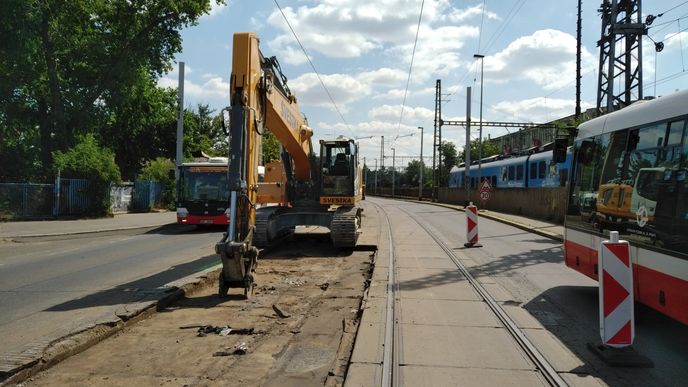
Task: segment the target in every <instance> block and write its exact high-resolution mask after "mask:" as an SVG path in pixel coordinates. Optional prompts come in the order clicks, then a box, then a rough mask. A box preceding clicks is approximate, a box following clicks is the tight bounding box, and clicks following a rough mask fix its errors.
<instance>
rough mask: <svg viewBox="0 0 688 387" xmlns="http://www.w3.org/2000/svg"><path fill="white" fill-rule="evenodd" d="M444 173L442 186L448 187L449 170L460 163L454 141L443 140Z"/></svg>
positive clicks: (440, 184) (442, 174) (441, 177)
mask: <svg viewBox="0 0 688 387" xmlns="http://www.w3.org/2000/svg"><path fill="white" fill-rule="evenodd" d="M441 149H442V173H441V175H440V183H439V186H440V187H446V186H447V181H449V171H450V170H451V169H452V168H453V167H454V166H456V165H458V163H459V157H458V152H457V151H456V146H455V145H454V143H453V142H449V141H442V145H441Z"/></svg>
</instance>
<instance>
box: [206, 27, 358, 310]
mask: <svg viewBox="0 0 688 387" xmlns="http://www.w3.org/2000/svg"><path fill="white" fill-rule="evenodd" d="M226 110H228V111H229V114H228V116H229V125H228V127H229V129H228V133H229V149H230V151H229V166H228V182H229V191H230V195H229V198H230V199H229V200H230V202H229V209H230V214H229V218H230V222H229V227H228V232H227V233H226V234H225V236H224V237H223V239H222V240H221V241H220V242H218V243H217V244H216V246H215V250H216V252H217V253H218V254H220V257H221V259H222V273H221V274H220V279H219V294H220V296H225V295H226V294H227V292H228V290H229V288H244V295H245V296H246V297H248V296H250V294H251V292H252V289H253V283H254V278H253V272H254V270H255V267H256V263H257V258H258V249H257V247H263V246H267V245H269V244H271V243H272V242H274V241H275V240H276V239H278V237H279V236H281V235H283V234H285V233H289V232H291V231H293V230H294V228H295V227H296V226H306V225H309V226H323V227H327V228H328V229H329V230H330V237H331V239H332V243H333V245H334V246H336V247H341V248H353V247H354V246H355V245H356V241H357V239H358V235H359V233H360V229H361V212H362V209H361V208H360V207H359V206H358V205H357V202H358V201H359V200H361V199H362V195H363V188H362V187H363V182H362V179H361V178H362V173H361V171H362V169H361V167H360V166H359V162H358V148H357V145H356V143H355V142H354V141H353V140H352V139H348V138H345V137H338V138H337V139H335V140H331V141H330V140H328V141H323V140H321V141H320V144H319V145H320V154H319V156H316V154H315V153H314V152H313V144H312V142H311V137H312V136H313V130H312V129H311V128H310V127H309V126H308V122H307V121H306V119H305V117H304V116H303V115H302V114H301V112H300V110H299V107H298V104H297V102H296V97H295V96H294V95H293V94H292V93H291V91H290V90H289V88H288V87H287V78H286V77H285V76H284V74H282V70H281V68H280V65H279V62H278V61H277V59H276V58H275V57H271V58H266V57H264V56H263V55H262V53H261V52H260V49H259V39H258V36H257V35H256V34H255V33H250V32H246V33H236V34H234V47H233V50H232V75H231V78H230V107H229V108H227V109H226ZM267 131H270V132H272V133H273V134H274V135H275V137H276V138H277V140H278V141H279V143H280V145H281V160H280V161H281V163H278V164H277V165H275V164H272V165H271V166H269V167H268V169H269V168H279V164H281V168H282V169H283V178H278V179H267V180H272V182H266V183H260V182H259V181H258V165H259V163H260V159H261V155H260V152H261V139H262V136H263V135H264V134H265V133H267ZM268 169H266V171H267V170H268ZM281 173H282V172H280V174H281ZM275 180H277V181H275ZM271 184H272V186H271Z"/></svg>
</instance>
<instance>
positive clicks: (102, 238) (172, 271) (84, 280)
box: [0, 227, 223, 354]
mask: <svg viewBox="0 0 688 387" xmlns="http://www.w3.org/2000/svg"><path fill="white" fill-rule="evenodd" d="M185 229H186V230H187V231H181V230H180V229H178V228H176V227H165V228H158V229H153V230H150V231H147V232H145V230H144V231H141V230H137V231H118V232H107V233H94V234H84V235H78V236H61V237H50V238H30V239H24V240H23V241H22V242H19V243H16V242H2V243H0V354H3V353H7V352H17V351H20V350H22V349H26V348H31V347H32V346H41V345H45V343H46V342H47V341H49V340H50V339H51V338H54V337H58V336H62V335H64V334H68V333H71V332H76V331H79V330H81V329H83V328H84V327H87V326H89V325H93V324H94V323H98V322H105V321H112V320H116V319H118V317H117V315H118V314H122V313H123V312H126V310H127V308H129V307H131V306H133V305H136V304H137V303H140V302H144V301H146V300H150V299H151V298H154V297H156V296H159V295H160V294H161V293H164V292H165V291H167V290H169V288H168V287H166V286H165V285H166V284H168V283H170V282H172V281H175V280H177V279H180V278H183V277H186V276H189V275H191V274H193V273H196V272H198V271H200V270H202V269H204V268H207V267H209V266H212V265H214V264H217V263H218V260H217V258H216V256H215V254H214V252H213V247H214V244H215V242H217V241H219V240H220V238H221V236H222V231H223V230H221V229H214V230H199V231H188V227H185ZM180 231H181V232H180Z"/></svg>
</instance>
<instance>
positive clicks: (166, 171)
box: [137, 157, 176, 210]
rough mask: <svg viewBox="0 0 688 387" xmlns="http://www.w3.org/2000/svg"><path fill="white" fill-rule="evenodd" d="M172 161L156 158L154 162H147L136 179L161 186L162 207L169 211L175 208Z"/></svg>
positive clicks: (173, 165) (173, 167)
mask: <svg viewBox="0 0 688 387" xmlns="http://www.w3.org/2000/svg"><path fill="white" fill-rule="evenodd" d="M174 170H175V164H174V161H172V160H170V159H166V158H164V157H158V158H156V159H155V160H148V161H146V163H145V164H144V165H143V168H142V169H141V172H139V175H138V177H137V179H139V180H151V181H154V182H156V183H160V184H162V205H163V206H164V207H165V208H167V209H170V210H173V209H174V207H175V203H174V196H175V191H176V187H175V182H174V173H173V172H174Z"/></svg>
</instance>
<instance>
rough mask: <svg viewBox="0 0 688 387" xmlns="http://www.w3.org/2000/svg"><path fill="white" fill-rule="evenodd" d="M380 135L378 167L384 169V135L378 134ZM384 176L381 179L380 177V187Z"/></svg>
mask: <svg viewBox="0 0 688 387" xmlns="http://www.w3.org/2000/svg"><path fill="white" fill-rule="evenodd" d="M380 137H382V140H381V141H380V169H385V136H380ZM383 182H384V176H383V177H382V179H380V187H382V186H383V185H384V184H383Z"/></svg>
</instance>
